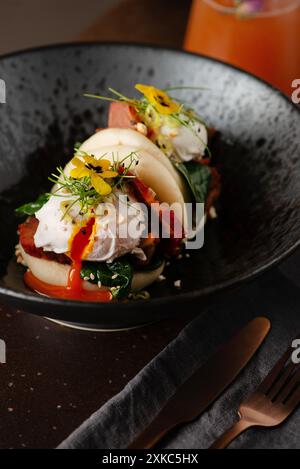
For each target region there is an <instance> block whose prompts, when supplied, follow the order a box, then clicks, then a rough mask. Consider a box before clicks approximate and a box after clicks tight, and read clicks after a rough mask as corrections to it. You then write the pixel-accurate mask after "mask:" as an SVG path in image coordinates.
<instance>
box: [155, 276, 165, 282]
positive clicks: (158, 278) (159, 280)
mask: <svg viewBox="0 0 300 469" xmlns="http://www.w3.org/2000/svg"><path fill="white" fill-rule="evenodd" d="M164 280H166V277H165V276H164V275H159V276H158V277H157V281H158V282H163V281H164Z"/></svg>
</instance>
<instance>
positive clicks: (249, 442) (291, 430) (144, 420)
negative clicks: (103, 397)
mask: <svg viewBox="0 0 300 469" xmlns="http://www.w3.org/2000/svg"><path fill="white" fill-rule="evenodd" d="M283 271H284V270H283ZM289 271H290V270H289ZM285 273H286V272H285ZM257 316H266V317H268V318H269V319H270V320H271V322H272V330H271V333H270V335H269V336H268V338H267V340H266V341H265V343H264V344H263V346H262V347H261V348H260V350H259V351H258V353H257V354H256V355H255V357H254V358H253V359H252V361H251V362H250V364H248V366H247V367H246V368H245V369H244V370H243V372H242V373H241V374H240V376H239V377H238V379H237V380H236V381H235V382H234V383H233V384H232V385H231V386H230V388H229V389H228V390H227V391H226V392H225V393H224V394H223V395H222V397H221V398H219V399H218V400H217V401H216V402H215V403H214V404H213V405H211V406H210V408H209V409H208V410H207V411H206V412H205V413H204V414H202V415H201V416H200V417H199V418H197V419H196V420H195V421H194V422H192V423H189V424H186V425H184V426H182V427H181V428H179V429H177V430H176V431H173V432H172V434H171V435H169V436H167V437H165V438H164V440H162V442H161V443H160V445H159V448H169V449H202V448H207V447H209V446H210V445H211V443H213V441H214V440H215V439H216V438H217V437H218V436H219V435H220V434H221V433H222V432H223V431H224V430H225V429H227V428H228V427H229V426H230V425H232V424H233V422H234V421H235V420H237V415H236V411H237V409H238V406H239V404H240V402H241V401H242V400H243V399H244V398H245V397H246V396H248V395H249V394H250V393H251V392H252V391H254V390H255V388H256V387H257V385H258V384H259V383H260V382H261V381H262V379H263V378H264V377H265V376H266V374H267V373H268V372H269V371H270V370H271V368H272V366H273V365H274V364H275V363H276V361H277V360H278V359H279V357H280V356H281V354H282V353H283V352H284V351H285V350H286V349H287V347H288V345H290V344H291V340H292V339H293V338H294V337H295V336H296V335H297V333H299V334H300V288H298V287H297V285H295V284H293V283H292V282H291V281H290V280H288V279H287V278H286V276H285V275H283V273H282V272H281V271H280V270H279V269H274V270H272V271H271V272H269V273H267V274H265V275H264V276H263V277H261V278H260V279H258V280H256V281H255V282H253V283H252V284H249V285H247V286H245V287H243V288H242V289H240V290H237V291H236V292H233V294H232V296H231V297H229V298H226V301H225V302H224V304H222V305H221V306H217V307H213V308H212V310H208V311H206V312H205V313H204V314H201V315H200V316H199V317H198V318H196V319H195V320H193V321H192V322H191V323H190V324H188V325H187V326H186V327H185V328H184V329H183V331H182V332H181V333H180V334H179V335H178V337H177V338H176V339H175V340H173V341H172V342H171V343H170V344H169V345H168V346H167V347H166V348H165V349H164V350H163V351H162V352H161V353H160V354H159V355H158V356H157V357H155V358H154V359H153V360H152V361H151V362H150V363H149V364H148V365H147V366H146V367H145V368H144V369H143V370H142V371H141V372H140V373H139V374H138V375H137V376H136V377H135V378H134V379H133V380H132V381H130V382H129V383H128V384H127V386H126V387H125V388H124V389H123V390H122V391H121V392H120V393H119V394H118V395H116V396H115V397H113V398H112V399H111V400H110V401H108V402H107V403H106V404H105V405H104V406H103V407H102V408H101V409H99V410H98V411H97V412H95V413H94V414H93V415H92V416H91V417H90V418H89V419H88V420H86V421H85V422H84V423H83V424H82V425H81V426H80V427H79V428H78V429H77V430H75V431H74V432H73V433H72V434H71V435H70V436H69V437H68V438H67V439H66V440H65V441H64V442H63V443H61V444H60V446H59V448H60V449H61V448H70V449H71V448H87V449H92V448H99V449H100V448H102V449H118V448H126V447H127V446H128V444H129V443H130V442H131V441H132V440H133V439H134V438H135V437H136V436H137V435H138V434H139V433H140V432H141V431H142V430H143V429H144V428H145V427H146V426H147V424H148V423H150V422H151V420H152V419H153V418H154V417H155V415H156V414H157V413H158V412H159V411H160V409H161V408H162V406H163V405H164V403H165V402H166V401H167V400H168V398H169V397H170V396H172V395H173V394H174V392H175V391H176V389H177V387H178V386H179V385H180V383H182V382H183V381H185V379H187V378H188V377H189V376H190V375H191V374H192V372H193V371H194V370H195V369H197V368H198V367H199V366H200V365H201V364H202V363H203V362H205V361H206V359H207V358H208V357H209V356H210V355H211V353H213V352H214V351H215V350H217V349H218V348H219V346H220V345H221V344H222V343H223V342H224V341H226V340H227V339H228V338H229V337H230V336H231V335H232V334H233V333H235V332H236V331H237V330H238V329H239V328H241V327H242V326H243V325H245V324H246V323H247V322H248V321H249V320H251V319H252V318H254V317H257ZM237 353H238V351H237ZM203 386H205V383H203ZM230 447H231V448H261V449H262V448H300V408H299V409H298V410H297V411H296V412H295V413H294V414H293V415H292V416H291V417H290V418H289V420H288V421H287V422H286V423H284V424H283V425H282V426H281V427H278V428H276V429H271V430H270V429H268V430H267V429H250V430H248V431H247V432H246V433H244V434H243V435H241V436H240V437H239V438H238V439H237V440H235V441H234V442H233V443H232V444H231V446H230Z"/></svg>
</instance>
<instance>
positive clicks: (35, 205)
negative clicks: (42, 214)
mask: <svg viewBox="0 0 300 469" xmlns="http://www.w3.org/2000/svg"><path fill="white" fill-rule="evenodd" d="M50 196H51V194H48V193H46V194H41V195H40V196H39V197H38V198H37V199H36V200H35V201H34V202H28V203H26V204H24V205H21V207H18V208H16V210H15V213H16V214H17V215H29V216H32V215H34V214H35V213H36V212H37V211H38V210H40V208H42V207H43V205H45V203H46V202H48V200H49V199H50Z"/></svg>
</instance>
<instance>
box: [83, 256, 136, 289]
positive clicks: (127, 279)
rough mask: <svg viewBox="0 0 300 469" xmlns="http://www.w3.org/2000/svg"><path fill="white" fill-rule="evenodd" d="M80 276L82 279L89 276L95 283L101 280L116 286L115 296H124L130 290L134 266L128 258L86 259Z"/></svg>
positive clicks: (108, 285) (104, 283)
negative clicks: (110, 260) (99, 260)
mask: <svg viewBox="0 0 300 469" xmlns="http://www.w3.org/2000/svg"><path fill="white" fill-rule="evenodd" d="M91 275H92V277H91ZM80 276H81V278H82V279H84V278H88V279H89V282H91V283H94V284H97V283H98V282H99V281H100V282H101V284H102V285H103V286H106V287H114V288H113V290H112V294H113V296H114V298H124V297H126V296H127V295H128V293H129V292H130V288H131V281H132V277H133V268H132V266H131V264H130V262H129V261H128V260H127V259H126V258H120V259H118V260H115V261H113V262H111V263H107V262H89V261H85V262H83V265H82V268H81V273H80Z"/></svg>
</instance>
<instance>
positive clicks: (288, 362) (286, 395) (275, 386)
mask: <svg viewBox="0 0 300 469" xmlns="http://www.w3.org/2000/svg"><path fill="white" fill-rule="evenodd" d="M294 351H295V350H294V349H293V348H292V347H290V348H289V349H288V350H287V351H286V353H285V354H284V355H283V356H282V357H281V359H280V360H279V361H278V363H277V364H276V365H275V366H274V368H273V369H272V371H271V372H270V373H269V375H268V376H267V377H266V379H265V380H264V381H263V382H262V384H261V385H260V386H259V387H258V389H257V390H256V391H255V392H254V393H253V394H252V395H251V396H250V397H248V398H247V399H246V400H245V401H244V402H243V403H242V404H241V406H240V408H239V410H238V415H239V417H240V420H239V421H238V422H237V423H235V424H234V425H233V426H232V427H231V428H230V429H229V430H227V431H226V432H225V433H224V434H223V435H222V436H221V437H220V438H218V440H217V441H216V442H215V443H214V444H213V445H212V446H211V447H210V449H224V448H226V447H227V446H228V445H229V444H230V443H231V442H232V441H233V440H234V439H235V438H236V437H237V436H239V435H240V434H241V433H243V432H244V431H245V430H247V429H248V428H250V427H275V426H277V425H280V424H281V423H282V422H283V421H284V420H285V419H286V418H287V417H289V415H290V414H291V413H292V412H293V411H294V410H295V408H296V407H297V405H298V404H299V403H300V366H299V363H296V360H294V361H293V360H292V358H293V357H292V354H293V352H294Z"/></svg>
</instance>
